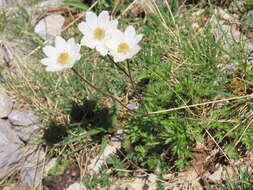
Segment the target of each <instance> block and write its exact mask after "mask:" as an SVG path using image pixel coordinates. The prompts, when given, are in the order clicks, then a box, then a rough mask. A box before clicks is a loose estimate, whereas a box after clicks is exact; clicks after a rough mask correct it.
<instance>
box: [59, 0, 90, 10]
mask: <svg viewBox="0 0 253 190" xmlns="http://www.w3.org/2000/svg"><path fill="white" fill-rule="evenodd" d="M63 2H64V4H65V5H69V6H73V7H76V8H79V9H82V10H85V11H86V10H88V9H89V7H88V6H87V5H85V4H84V3H82V2H81V1H80V0H64V1H63Z"/></svg>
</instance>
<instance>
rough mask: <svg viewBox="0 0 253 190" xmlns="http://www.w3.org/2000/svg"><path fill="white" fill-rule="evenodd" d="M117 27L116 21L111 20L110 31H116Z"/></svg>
mask: <svg viewBox="0 0 253 190" xmlns="http://www.w3.org/2000/svg"><path fill="white" fill-rule="evenodd" d="M117 26H118V20H117V19H115V20H112V21H111V28H112V29H117Z"/></svg>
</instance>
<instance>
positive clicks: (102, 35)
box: [78, 11, 118, 56]
mask: <svg viewBox="0 0 253 190" xmlns="http://www.w3.org/2000/svg"><path fill="white" fill-rule="evenodd" d="M117 25H118V21H117V20H112V19H111V18H110V16H109V13H108V11H102V12H101V13H100V14H99V15H98V16H97V15H96V14H95V13H93V12H90V11H88V12H86V22H81V23H80V24H79V25H78V28H79V30H80V31H81V32H82V33H83V35H84V36H83V38H82V40H81V45H84V46H87V47H89V48H91V49H94V48H96V50H97V51H98V52H99V53H100V54H101V55H102V56H105V55H106V54H107V53H108V49H107V47H106V45H105V42H106V41H107V40H110V38H111V33H112V31H113V30H116V29H117Z"/></svg>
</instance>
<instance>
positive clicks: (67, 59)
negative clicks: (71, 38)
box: [57, 52, 70, 65]
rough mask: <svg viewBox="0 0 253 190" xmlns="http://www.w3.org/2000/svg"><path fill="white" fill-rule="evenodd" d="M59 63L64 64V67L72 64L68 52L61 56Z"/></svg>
mask: <svg viewBox="0 0 253 190" xmlns="http://www.w3.org/2000/svg"><path fill="white" fill-rule="evenodd" d="M57 61H58V62H59V63H60V64H62V65H66V64H69V62H70V55H69V53H67V52H63V53H61V54H60V55H59V57H58V59H57Z"/></svg>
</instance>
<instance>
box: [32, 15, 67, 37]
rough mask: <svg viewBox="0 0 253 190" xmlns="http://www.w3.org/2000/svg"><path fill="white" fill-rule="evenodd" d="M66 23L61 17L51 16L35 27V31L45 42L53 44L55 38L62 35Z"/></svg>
mask: <svg viewBox="0 0 253 190" xmlns="http://www.w3.org/2000/svg"><path fill="white" fill-rule="evenodd" d="M64 21H65V18H64V17H63V16H61V15H49V16H47V17H45V18H44V19H42V20H41V21H40V22H39V23H38V24H37V25H36V26H35V28H34V31H35V32H36V33H37V34H38V35H39V36H40V37H41V38H43V39H44V40H48V41H50V42H53V40H54V38H55V36H60V35H61V30H62V26H63V24H64Z"/></svg>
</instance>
